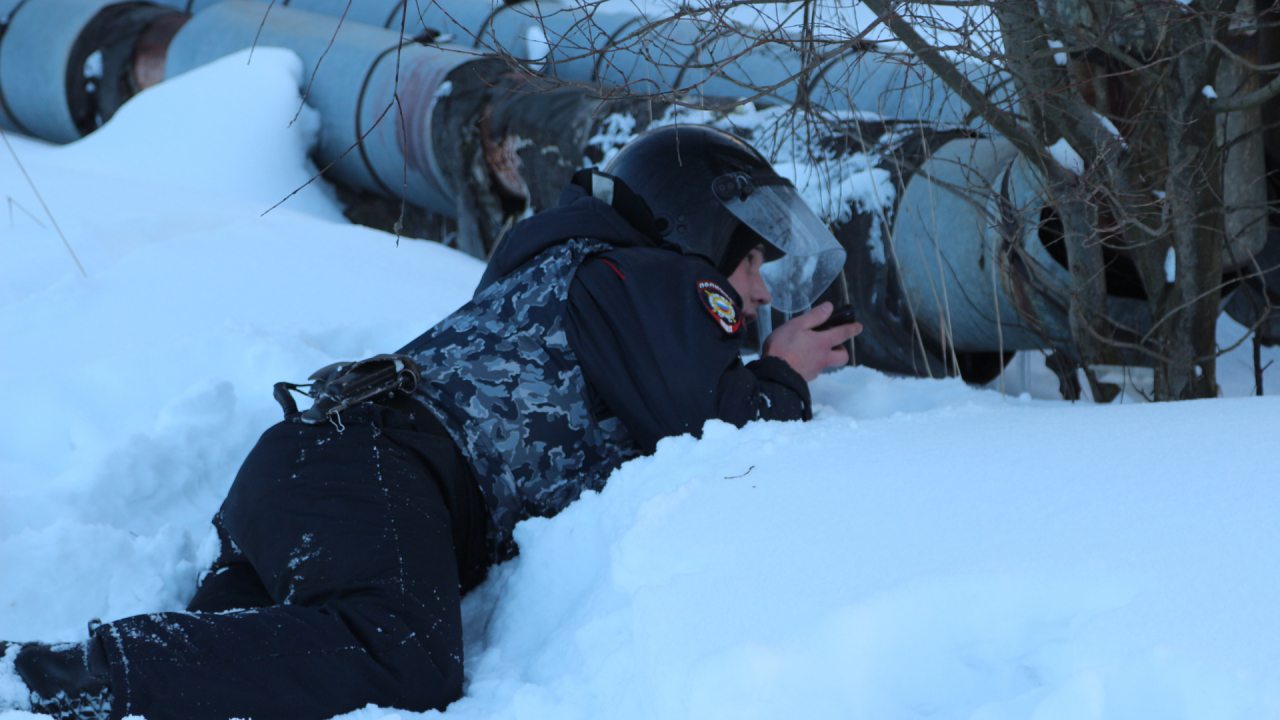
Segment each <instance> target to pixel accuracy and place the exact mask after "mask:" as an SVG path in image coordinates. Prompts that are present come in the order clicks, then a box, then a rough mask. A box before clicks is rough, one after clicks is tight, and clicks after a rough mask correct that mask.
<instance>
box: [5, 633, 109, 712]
mask: <svg viewBox="0 0 1280 720" xmlns="http://www.w3.org/2000/svg"><path fill="white" fill-rule="evenodd" d="M13 668H14V670H15V671H16V672H17V675H18V677H19V678H21V679H22V682H23V683H25V684H26V686H27V688H28V689H29V690H30V691H31V712H34V713H40V714H42V715H52V716H54V717H56V718H59V720H108V718H109V717H110V716H111V688H110V686H109V685H108V684H107V683H108V681H109V673H108V668H107V656H106V653H105V652H104V651H103V649H102V643H101V642H100V641H99V640H98V639H97V638H91V639H90V640H88V641H87V642H83V643H68V644H65V645H45V644H43V643H27V644H25V645H23V646H22V647H21V648H20V649H19V650H18V653H17V658H16V659H15V660H14V662H13Z"/></svg>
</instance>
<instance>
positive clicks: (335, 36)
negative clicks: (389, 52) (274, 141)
mask: <svg viewBox="0 0 1280 720" xmlns="http://www.w3.org/2000/svg"><path fill="white" fill-rule="evenodd" d="M352 2H353V0H347V7H346V8H344V9H343V11H342V17H340V18H338V27H336V28H334V29H333V37H331V38H329V44H328V45H326V46H325V48H324V52H322V53H320V58H319V59H317V60H316V66H315V67H313V68H311V79H310V80H308V81H307V90H306V92H304V93H302V102H300V103H298V112H296V113H294V114H293V119H292V120H290V121H289V127H293V124H294V123H296V122H298V117H299V116H300V115H302V108H304V107H306V106H307V98H309V97H311V86H312V85H315V82H316V73H318V72H320V63H322V62H324V58H325V56H326V55H328V54H329V51H330V50H331V49H333V43H334V41H335V40H337V39H338V31H339V30H341V29H342V23H343V22H344V21H346V19H347V13H348V12H350V11H351V3H352ZM262 19H263V22H266V16H265V15H264V16H263V18H262ZM402 27H403V26H402ZM400 34H401V36H403V35H404V31H403V29H402V30H401V32H400Z"/></svg>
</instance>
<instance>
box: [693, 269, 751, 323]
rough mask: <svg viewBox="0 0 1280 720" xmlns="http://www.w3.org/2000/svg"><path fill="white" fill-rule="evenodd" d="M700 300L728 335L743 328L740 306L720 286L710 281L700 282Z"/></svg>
mask: <svg viewBox="0 0 1280 720" xmlns="http://www.w3.org/2000/svg"><path fill="white" fill-rule="evenodd" d="M698 299H699V300H701V301H702V306H703V307H705V308H706V309H707V312H709V313H711V317H713V318H715V319H716V322H718V323H720V328H721V329H722V330H724V331H725V332H726V333H728V334H730V335H732V334H734V333H736V332H738V330H740V329H741V328H742V314H741V313H739V312H738V306H737V305H735V304H734V302H733V300H732V299H730V298H729V294H728V293H726V292H725V291H724V290H721V289H720V286H719V285H716V284H715V283H713V282H711V281H709V280H703V281H701V282H699V283H698Z"/></svg>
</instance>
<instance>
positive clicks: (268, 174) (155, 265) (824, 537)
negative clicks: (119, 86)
mask: <svg viewBox="0 0 1280 720" xmlns="http://www.w3.org/2000/svg"><path fill="white" fill-rule="evenodd" d="M246 60H247V58H246V57H245V56H244V55H240V56H235V57H232V58H228V59H226V60H224V61H222V62H219V63H217V64H215V65H212V66H209V67H206V68H202V69H200V70H198V71H195V72H192V73H190V74H189V75H186V76H184V77H182V78H178V79H176V80H174V81H172V82H167V83H165V84H163V85H161V86H158V87H156V88H153V89H151V90H148V91H146V92H144V93H142V94H141V95H140V96H138V97H137V98H135V100H133V101H131V102H130V103H129V104H128V105H126V106H125V108H124V109H123V110H122V111H121V112H120V113H119V114H118V115H117V116H116V117H115V118H113V120H112V121H111V122H110V123H109V124H108V125H107V126H106V127H104V128H103V129H102V131H100V132H98V133H95V134H94V135H93V136H91V137H89V138H86V139H85V140H83V141H80V142H78V143H75V144H73V145H70V146H67V147H64V148H54V147H50V146H46V145H43V144H40V143H36V142H33V141H24V140H22V139H19V138H14V137H10V138H9V142H10V143H12V145H13V148H14V151H15V153H16V155H17V156H18V157H19V158H20V159H21V160H22V162H23V163H24V165H25V167H26V170H27V171H28V172H29V173H30V176H31V178H32V180H33V182H34V184H35V186H36V188H38V189H39V191H40V193H41V194H42V195H43V197H44V200H45V202H47V203H48V206H49V208H50V210H51V211H52V213H53V216H54V218H56V219H57V221H58V224H59V226H60V227H61V229H62V231H63V232H64V233H65V235H66V237H67V239H68V241H69V242H70V244H71V246H72V247H73V248H74V249H75V250H76V252H77V253H78V254H79V257H80V259H81V261H82V262H83V264H84V267H85V269H86V271H87V274H88V277H87V278H85V277H82V276H81V275H80V273H79V271H78V270H77V269H76V266H75V264H74V263H73V262H72V260H71V258H70V257H69V256H68V255H67V253H66V250H65V248H63V246H62V242H61V240H60V239H59V237H58V234H57V232H56V231H55V229H54V227H53V225H52V223H51V222H50V219H49V217H48V216H46V215H45V214H44V213H43V210H42V209H41V207H42V206H41V202H40V200H39V199H37V198H36V196H35V195H34V194H33V191H32V190H31V188H30V186H29V185H28V184H27V181H26V179H25V178H24V176H23V173H22V172H20V171H19V169H18V166H17V165H16V163H14V161H13V158H12V156H9V157H5V158H4V159H0V187H3V192H4V194H5V195H6V197H7V198H8V201H7V209H8V217H5V218H0V221H2V222H4V223H5V225H4V229H3V231H2V232H0V253H3V257H4V262H3V263H0V336H2V337H4V338H5V341H4V351H3V352H2V353H0V377H4V378H6V379H7V381H8V386H7V387H6V391H5V393H4V396H5V398H6V406H7V412H5V413H3V414H0V637H2V638H4V639H9V640H32V639H41V640H78V639H82V638H83V637H84V636H85V622H86V621H87V620H89V619H90V618H95V617H96V618H101V619H103V620H111V619H114V618H118V617H121V616H125V615H128V614H133V613H140V612H150V611H158V610H179V609H181V608H182V607H183V605H184V603H185V601H186V600H187V598H188V597H190V594H191V592H192V590H193V589H194V582H195V578H196V576H197V574H198V572H199V571H200V569H201V567H202V566H203V565H205V564H207V563H208V562H209V560H210V559H211V554H212V551H213V547H212V545H211V543H210V542H209V540H208V538H209V525H208V521H209V518H210V517H211V516H212V514H213V512H214V511H215V510H216V509H217V506H218V504H219V503H220V501H221V498H222V495H223V494H224V493H225V491H226V489H227V487H228V486H229V484H230V482H231V479H232V478H233V476H234V473H235V471H236V469H237V467H238V464H239V462H240V460H241V459H242V458H243V457H244V455H245V454H246V453H247V452H248V449H249V448H250V447H251V446H252V444H253V442H254V441H255V440H256V437H257V435H258V434H259V433H260V432H261V431H262V430H263V429H265V428H266V427H267V426H269V425H270V424H271V423H273V422H275V421H276V420H277V419H278V417H279V409H278V407H277V406H276V405H275V403H274V402H273V401H272V400H271V394H270V389H271V384H272V383H273V382H275V381H277V380H283V379H291V380H301V379H303V378H305V377H306V376H307V375H308V374H310V372H311V371H313V370H314V369H316V368H318V367H320V366H322V365H325V364H328V363H330V362H333V361H335V360H339V359H351V358H357V357H363V356H367V355H370V354H373V353H376V352H383V351H387V350H391V349H394V348H395V347H398V346H400V345H401V344H403V343H404V342H405V341H407V340H409V339H411V338H412V337H415V336H416V335H418V334H419V333H420V332H422V331H423V330H424V329H426V328H427V327H429V326H430V325H432V324H434V323H435V322H436V321H438V320H439V319H441V318H442V317H444V315H446V314H447V313H448V312H449V311H451V310H452V309H454V308H455V307H457V306H458V305H460V304H461V303H462V302H464V301H465V300H466V299H467V298H468V297H469V296H470V293H471V290H472V288H473V287H474V284H475V282H476V281H477V280H478V278H479V275H480V272H481V270H482V267H481V265H480V264H479V263H478V262H476V261H475V260H473V259H471V258H468V257H466V256H463V255H460V254H458V253H455V252H453V251H450V250H448V249H445V248H442V247H440V246H436V245H431V244H427V243H421V242H416V241H407V240H406V241H401V242H399V243H398V244H397V243H396V241H395V239H394V238H393V237H391V236H388V235H385V234H382V233H378V232H375V231H372V230H368V229H365V228H360V227H354V226H351V225H347V224H345V223H344V222H343V221H342V219H341V215H340V212H339V209H338V207H337V206H336V205H335V203H334V201H333V200H332V197H331V193H329V192H328V191H327V190H326V188H325V187H324V186H323V184H322V183H313V184H311V185H308V186H306V187H305V188H304V189H303V190H301V191H300V192H299V193H298V194H297V195H294V196H293V197H291V198H290V199H289V200H288V201H287V202H285V203H284V204H283V205H281V206H280V207H278V208H276V209H274V210H272V211H271V212H270V213H267V214H266V215H262V213H263V211H264V210H266V209H267V208H269V207H271V206H272V205H275V204H276V203H277V202H278V201H280V200H281V199H283V198H285V197H286V196H289V194H290V193H292V192H293V191H294V190H295V189H297V188H298V187H300V186H302V185H303V183H305V182H306V180H307V179H308V178H310V177H311V175H312V174H314V168H313V167H311V166H310V164H309V162H308V160H307V148H308V147H309V146H310V144H311V143H312V142H314V138H315V133H316V132H318V131H321V129H320V128H318V127H317V125H316V123H315V121H314V118H313V117H311V116H310V115H309V114H308V113H307V111H306V110H305V109H304V110H303V112H302V115H301V116H300V118H299V121H298V122H296V123H292V124H291V122H290V121H291V120H292V118H293V116H294V114H295V113H296V112H297V111H298V108H299V103H300V101H299V99H298V93H297V86H298V82H299V77H298V72H299V71H298V68H299V65H298V61H297V59H296V57H293V56H292V55H291V54H289V53H287V52H283V51H275V50H270V49H265V48H259V49H258V50H257V51H256V52H255V54H254V57H253V61H252V63H251V64H248V63H246ZM193 119H194V121H193ZM1223 332H1224V335H1223V338H1224V339H1223V343H1224V344H1226V343H1227V342H1228V341H1231V340H1234V337H1228V336H1230V335H1231V333H1232V332H1238V331H1237V330H1233V329H1232V328H1231V327H1230V326H1229V325H1228V324H1226V322H1225V321H1224V330H1223ZM1015 366H1016V363H1015ZM1223 368H1224V376H1223V383H1224V387H1226V388H1227V389H1228V390H1229V391H1231V392H1236V393H1237V394H1244V393H1247V392H1248V385H1247V383H1246V382H1245V381H1244V380H1242V378H1244V377H1246V375H1245V372H1246V370H1245V369H1242V368H1244V366H1243V365H1240V361H1239V360H1238V359H1235V358H1234V357H1229V358H1228V359H1227V360H1225V361H1224V363H1223ZM1043 377H1044V376H1043V375H1039V376H1036V377H1020V378H1013V377H1010V378H1007V380H1008V382H1007V383H1006V387H1007V388H1009V389H1015V390H1018V391H1021V390H1022V389H1024V388H1029V389H1034V388H1037V387H1040V385H1039V384H1037V383H1040V382H1042V381H1043ZM1037 378H1039V379H1037ZM813 389H814V393H815V399H816V401H817V403H818V404H819V407H818V412H817V418H816V419H815V420H814V421H813V422H811V423H807V424H801V423H754V424H752V425H749V426H748V427H746V428H743V429H741V430H739V429H735V428H732V427H730V426H727V425H724V424H722V423H715V422H713V423H710V424H709V425H708V426H707V427H706V428H705V430H704V434H703V437H702V438H701V439H694V438H692V437H688V436H685V437H678V438H670V439H667V440H665V441H663V442H662V443H661V444H660V445H659V448H658V451H657V452H656V453H655V454H654V455H652V456H650V457H646V458H640V459H637V460H635V461H633V462H631V463H628V464H627V465H625V466H624V467H622V468H621V469H620V470H619V471H618V472H616V473H615V474H614V475H613V477H612V478H611V479H610V481H609V484H608V486H607V487H606V488H605V490H604V491H603V492H601V493H599V494H592V495H589V496H587V497H584V498H583V499H582V500H581V501H579V502H578V503H576V504H575V505H573V506H572V507H570V508H569V509H568V510H567V511H566V512H564V513H562V514H561V515H560V516H558V517H556V518H554V519H550V520H544V519H537V520H532V521H529V522H525V523H522V524H521V525H520V526H518V527H517V530H516V537H517V540H518V541H519V543H520V546H521V548H522V553H521V555H520V557H519V558H517V559H516V560H514V561H512V562H509V563H507V564H505V565H503V566H501V567H499V568H496V569H495V570H494V571H493V573H492V575H491V578H490V580H489V581H488V582H487V583H486V584H485V585H483V586H482V587H481V588H480V589H479V590H477V591H476V592H474V593H473V594H472V595H471V596H470V597H469V598H468V599H467V601H466V604H465V613H466V622H467V651H468V689H467V694H466V697H464V698H463V699H462V700H460V701H459V702H457V703H455V704H454V705H453V706H451V707H450V708H449V709H448V711H447V712H446V713H445V715H447V716H451V717H457V718H469V717H484V718H507V717H510V718H557V719H563V718H601V717H605V718H632V717H635V718H641V717H643V718H654V717H661V718H699V719H702V718H715V717H726V718H727V717H733V718H752V717H806V718H827V717H831V718H835V717H841V718H845V717H848V718H877V719H883V718H917V717H931V718H969V719H972V720H1013V719H1015V718H1018V719H1021V718H1026V719H1034V720H1067V719H1068V718H1071V719H1075V718H1152V717H1161V718H1188V719H1191V718H1213V719H1214V720H1220V719H1222V718H1250V719H1252V718H1267V717H1280V607H1277V603H1276V601H1275V598H1277V597H1280V572H1277V570H1280V568H1278V567H1277V565H1278V564H1280V561H1278V560H1277V557H1280V531H1278V530H1277V529H1276V528H1277V525H1276V522H1275V520H1274V518H1273V514H1274V508H1275V507H1277V506H1278V505H1280V485H1277V483H1276V482H1275V480H1276V475H1275V471H1274V469H1273V468H1274V467H1275V460H1274V448H1275V445H1274V444H1273V442H1274V440H1273V439H1272V437H1273V436H1274V433H1275V422H1274V420H1273V418H1274V417H1276V416H1277V414H1278V413H1280V400H1276V399H1272V398H1239V399H1228V400H1218V401H1201V402H1193V403H1181V404H1176V405H1163V406H1154V405H1143V404H1137V405H1135V404H1126V405H1114V406H1103V407H1096V406H1089V405H1082V404H1077V405H1070V404H1067V403H1064V402H1062V401H1058V400H1050V399H1033V397H1032V394H1031V393H1027V394H1024V395H1023V396H1022V397H1021V398H1014V397H1009V396H1005V395H1001V394H999V393H998V392H995V391H993V390H978V389H973V388H969V387H966V386H965V385H963V384H962V383H960V382H959V381H955V380H905V379H894V378H889V377H886V376H884V375H881V374H878V373H875V372H872V371H869V370H865V369H860V368H850V369H845V370H842V371H841V372H839V373H835V374H831V375H827V376H824V377H823V378H821V379H820V380H819V381H818V382H816V383H814V386H813ZM1035 394H1036V395H1037V396H1039V397H1044V395H1045V393H1044V392H1041V391H1038V390H1037V391H1036V393H1035ZM409 715H411V713H405V712H401V711H397V710H394V709H382V708H367V709H365V710H361V711H358V712H356V713H352V714H350V715H349V717H353V718H362V719H369V720H372V719H374V718H391V717H396V716H399V717H408V716H409ZM19 717H27V715H26V714H25V713H20V712H16V711H13V712H0V719H3V720H17V718H19Z"/></svg>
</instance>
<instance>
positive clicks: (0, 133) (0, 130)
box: [0, 128, 89, 278]
mask: <svg viewBox="0 0 1280 720" xmlns="http://www.w3.org/2000/svg"><path fill="white" fill-rule="evenodd" d="M0 138H4V145H5V147H7V148H9V154H10V155H12V156H13V161H14V162H15V163H17V164H18V169H19V170H21V171H22V176H23V177H24V178H26V179H27V184H28V185H30V186H31V192H33V193H35V194H36V199H37V200H39V201H40V207H42V208H44V214H45V215H48V216H49V222H51V223H53V229H54V230H57V231H58V237H60V238H62V244H63V245H65V246H66V247H67V252H69V253H71V259H72V260H75V261H76V267H78V268H80V274H81V275H83V276H85V277H86V278H87V277H89V273H87V272H85V271H84V265H81V264H80V258H78V257H76V251H75V250H72V249H71V243H69V242H67V236H66V235H63V234H62V228H60V227H58V221H57V220H55V219H54V217H53V212H52V211H51V210H49V205H48V204H47V203H45V201H44V197H43V196H41V195H40V190H39V189H37V188H36V184H35V181H33V180H32V179H31V176H30V175H28V174H27V169H26V168H25V167H23V165H22V161H21V160H19V159H18V153H17V151H15V150H14V149H13V145H11V144H10V143H9V134H8V133H6V132H5V131H4V129H3V128H0Z"/></svg>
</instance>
